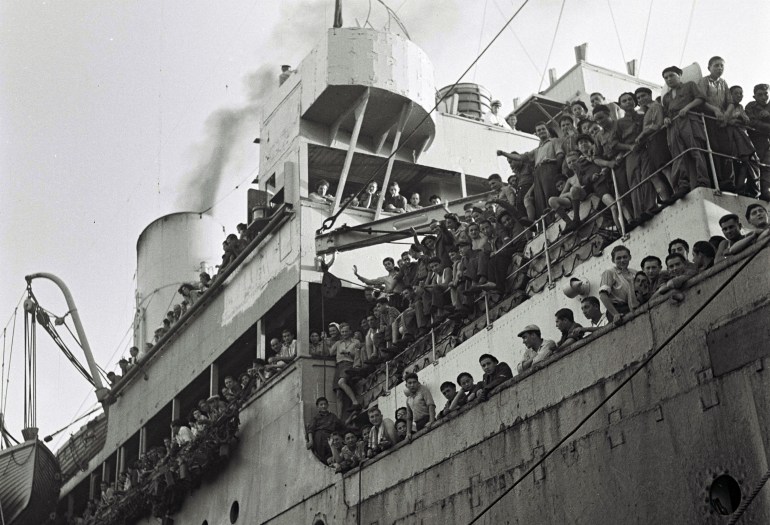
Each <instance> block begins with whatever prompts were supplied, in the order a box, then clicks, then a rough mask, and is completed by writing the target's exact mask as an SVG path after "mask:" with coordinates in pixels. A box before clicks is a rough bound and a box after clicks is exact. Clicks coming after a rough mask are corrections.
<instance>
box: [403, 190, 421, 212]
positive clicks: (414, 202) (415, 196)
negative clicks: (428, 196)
mask: <svg viewBox="0 0 770 525" xmlns="http://www.w3.org/2000/svg"><path fill="white" fill-rule="evenodd" d="M421 209H422V206H420V194H419V193H417V192H414V193H412V194H411V195H410V196H409V202H408V203H407V205H406V211H417V210H421Z"/></svg>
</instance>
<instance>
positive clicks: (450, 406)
mask: <svg viewBox="0 0 770 525" xmlns="http://www.w3.org/2000/svg"><path fill="white" fill-rule="evenodd" d="M472 381H473V378H471V382H472ZM441 394H442V395H443V396H444V397H445V398H446V404H445V405H444V408H443V409H442V410H441V412H439V413H438V416H437V417H439V418H442V417H445V416H447V415H448V414H449V413H450V412H452V411H453V410H457V409H458V408H460V407H461V406H463V405H464V404H465V403H467V402H468V397H467V396H466V395H465V393H464V392H463V391H462V390H460V392H458V391H457V385H455V384H454V383H452V382H451V381H444V382H443V383H441Z"/></svg>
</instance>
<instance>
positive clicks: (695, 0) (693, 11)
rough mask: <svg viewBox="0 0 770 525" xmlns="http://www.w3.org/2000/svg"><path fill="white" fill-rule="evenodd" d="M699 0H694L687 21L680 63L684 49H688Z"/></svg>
mask: <svg viewBox="0 0 770 525" xmlns="http://www.w3.org/2000/svg"><path fill="white" fill-rule="evenodd" d="M697 3H698V0H692V6H691V7H690V19H689V20H688V21H687V32H686V33H685V34H684V43H683V44H682V56H680V57H679V63H680V64H681V63H682V60H684V50H685V49H687V39H688V38H689V37H690V29H691V28H692V19H693V15H694V14H695V4H697Z"/></svg>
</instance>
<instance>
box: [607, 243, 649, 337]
mask: <svg viewBox="0 0 770 525" xmlns="http://www.w3.org/2000/svg"><path fill="white" fill-rule="evenodd" d="M610 257H611V258H612V262H613V264H614V266H613V267H612V268H608V269H607V270H604V272H602V277H601V281H600V286H599V300H600V301H601V302H602V304H603V305H604V307H605V308H606V309H607V317H608V318H609V320H610V321H612V322H614V323H620V322H622V319H623V316H624V315H625V314H627V313H630V312H631V311H632V310H633V309H635V308H636V307H637V306H639V304H638V303H637V301H636V294H635V293H634V276H635V275H636V270H631V269H629V268H628V265H629V264H630V263H631V250H629V249H628V248H626V247H625V246H623V245H618V246H615V247H614V248H613V249H612V252H611V253H610Z"/></svg>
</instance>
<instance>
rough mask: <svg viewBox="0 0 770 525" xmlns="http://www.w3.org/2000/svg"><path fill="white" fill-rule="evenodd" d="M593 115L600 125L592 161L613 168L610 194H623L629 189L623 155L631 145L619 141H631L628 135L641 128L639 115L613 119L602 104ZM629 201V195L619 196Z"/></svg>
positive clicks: (608, 109) (635, 133)
mask: <svg viewBox="0 0 770 525" xmlns="http://www.w3.org/2000/svg"><path fill="white" fill-rule="evenodd" d="M630 104H633V102H630ZM593 115H594V121H595V122H596V123H597V124H599V125H600V126H601V130H600V131H599V132H598V133H596V135H595V137H594V140H595V142H596V156H595V157H594V159H593V162H594V164H596V165H597V166H600V167H602V168H608V169H611V170H614V172H615V178H614V181H615V183H616V184H617V187H615V186H614V185H613V184H612V180H613V179H612V178H611V177H612V176H611V175H610V179H609V181H608V182H609V187H610V191H611V195H612V196H613V197H614V196H615V195H616V194H615V191H617V195H623V194H624V193H626V192H628V189H629V185H628V176H627V172H626V163H625V160H624V155H625V154H626V152H627V151H629V150H630V148H631V147H632V146H629V144H627V143H626V142H621V140H623V141H629V140H631V141H632V140H633V139H631V138H630V136H631V135H633V136H634V137H636V135H637V134H638V132H637V131H636V130H637V129H641V126H640V125H637V124H639V123H638V120H639V117H638V116H636V117H633V118H629V119H626V120H624V121H623V122H620V121H617V120H614V119H613V118H612V116H611V115H612V112H611V111H610V108H609V106H606V105H604V104H601V105H598V106H595V107H594V110H593ZM629 201H630V198H629V197H624V198H621V202H622V203H623V205H624V206H626V207H628V206H629ZM633 221H634V219H632V220H631V221H629V223H630V224H629V226H631V227H633V226H634V224H633Z"/></svg>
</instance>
